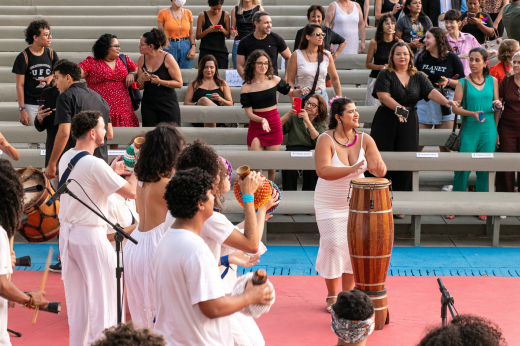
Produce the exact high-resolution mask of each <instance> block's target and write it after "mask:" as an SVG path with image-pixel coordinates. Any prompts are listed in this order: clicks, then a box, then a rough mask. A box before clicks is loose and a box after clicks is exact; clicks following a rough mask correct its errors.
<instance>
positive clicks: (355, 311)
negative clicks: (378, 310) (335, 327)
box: [332, 288, 374, 321]
mask: <svg viewBox="0 0 520 346" xmlns="http://www.w3.org/2000/svg"><path fill="white" fill-rule="evenodd" d="M332 308H333V309H334V312H335V313H336V315H338V318H344V319H346V320H351V321H363V320H366V319H368V318H370V317H371V316H372V315H373V314H374V304H373V303H372V300H371V299H370V297H369V296H367V295H366V294H365V293H363V292H361V291H360V290H358V289H357V288H354V289H353V290H352V291H344V292H341V293H340V294H338V300H337V301H336V303H334V305H332Z"/></svg>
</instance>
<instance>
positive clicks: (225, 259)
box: [220, 255, 229, 267]
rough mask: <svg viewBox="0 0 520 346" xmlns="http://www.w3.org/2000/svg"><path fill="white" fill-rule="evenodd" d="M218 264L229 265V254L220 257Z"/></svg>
mask: <svg viewBox="0 0 520 346" xmlns="http://www.w3.org/2000/svg"><path fill="white" fill-rule="evenodd" d="M220 265H223V266H224V267H229V255H227V256H222V257H220Z"/></svg>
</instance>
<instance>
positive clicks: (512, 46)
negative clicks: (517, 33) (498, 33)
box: [489, 23, 520, 83]
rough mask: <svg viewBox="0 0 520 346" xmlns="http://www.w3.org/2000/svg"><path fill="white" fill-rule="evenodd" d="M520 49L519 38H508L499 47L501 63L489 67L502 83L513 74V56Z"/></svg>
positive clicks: (491, 72)
mask: <svg viewBox="0 0 520 346" xmlns="http://www.w3.org/2000/svg"><path fill="white" fill-rule="evenodd" d="M519 25H520V23H519ZM519 50H520V46H519V45H518V41H517V40H512V39H506V40H504V41H502V43H501V44H500V46H499V47H498V53H497V58H498V61H499V63H498V64H496V65H495V66H491V67H490V68H489V74H490V75H491V76H493V77H495V78H496V79H497V81H498V82H499V83H500V82H501V81H502V79H504V78H505V77H507V76H510V75H512V74H513V66H512V59H511V58H512V57H513V55H515V53H516V52H518V51H519Z"/></svg>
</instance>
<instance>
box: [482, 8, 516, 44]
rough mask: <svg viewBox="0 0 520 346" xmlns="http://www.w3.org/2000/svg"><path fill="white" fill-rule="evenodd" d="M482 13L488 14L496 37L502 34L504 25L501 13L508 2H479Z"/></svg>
mask: <svg viewBox="0 0 520 346" xmlns="http://www.w3.org/2000/svg"><path fill="white" fill-rule="evenodd" d="M481 1H482V3H481V4H480V6H481V7H482V11H484V12H487V13H489V15H490V16H491V19H492V20H493V27H494V29H495V30H496V32H497V34H498V37H502V35H503V34H504V23H502V14H503V13H502V11H503V10H504V7H506V5H507V4H509V0H481Z"/></svg>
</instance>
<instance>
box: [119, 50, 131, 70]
mask: <svg viewBox="0 0 520 346" xmlns="http://www.w3.org/2000/svg"><path fill="white" fill-rule="evenodd" d="M119 59H121V61H122V62H123V64H125V67H126V70H127V71H128V72H130V70H129V69H128V64H127V63H126V56H125V55H124V54H119Z"/></svg>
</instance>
